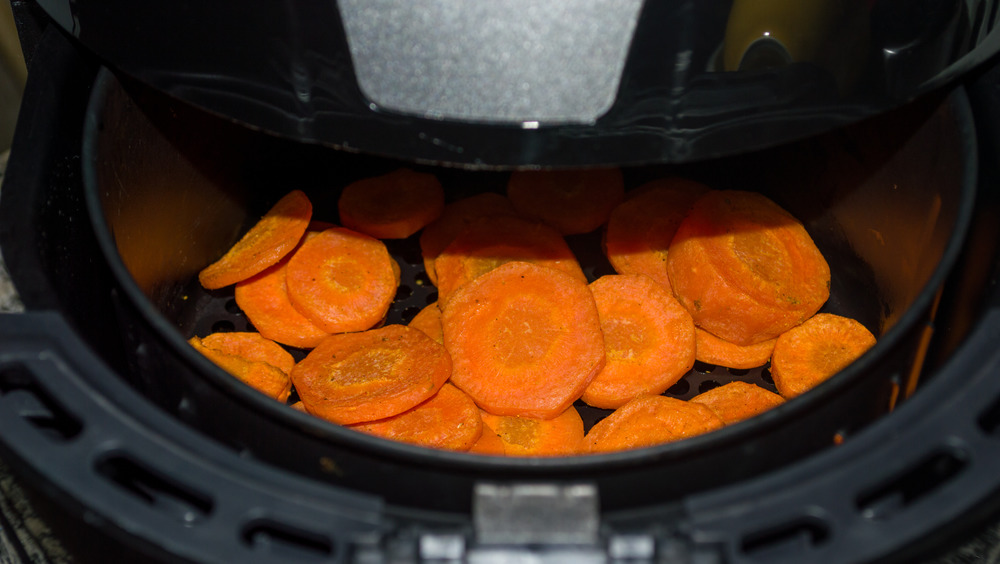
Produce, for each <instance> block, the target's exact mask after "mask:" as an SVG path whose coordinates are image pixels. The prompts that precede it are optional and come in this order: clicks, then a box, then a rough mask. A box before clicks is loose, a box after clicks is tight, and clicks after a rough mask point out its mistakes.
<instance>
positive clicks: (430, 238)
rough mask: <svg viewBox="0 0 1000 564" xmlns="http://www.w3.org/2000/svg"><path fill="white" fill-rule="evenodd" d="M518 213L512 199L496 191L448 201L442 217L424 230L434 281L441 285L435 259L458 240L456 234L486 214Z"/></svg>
mask: <svg viewBox="0 0 1000 564" xmlns="http://www.w3.org/2000/svg"><path fill="white" fill-rule="evenodd" d="M516 214H517V212H515V211H514V206H513V205H512V204H511V203H510V200H508V199H507V198H506V197H504V196H501V195H500V194H496V193H494V192H483V193H482V194H477V195H475V196H470V197H468V198H462V199H461V200H456V201H454V202H452V203H450V204H448V205H446V206H445V207H444V212H443V213H442V214H441V217H439V218H437V219H436V220H434V222H433V223H431V224H430V225H428V226H427V227H425V228H424V230H423V231H422V232H421V233H420V252H421V254H422V255H423V259H424V269H425V270H426V271H427V277H428V278H430V279H431V283H433V284H434V285H437V271H436V270H435V269H434V260H435V259H437V257H438V255H440V254H441V253H442V252H443V251H444V250H445V249H446V248H447V247H448V245H450V244H451V242H452V241H454V240H455V237H458V236H459V235H460V234H461V233H462V232H463V231H465V230H466V229H468V228H469V226H470V225H472V224H473V223H475V222H476V221H478V220H479V219H482V218H484V217H489V216H492V215H516Z"/></svg>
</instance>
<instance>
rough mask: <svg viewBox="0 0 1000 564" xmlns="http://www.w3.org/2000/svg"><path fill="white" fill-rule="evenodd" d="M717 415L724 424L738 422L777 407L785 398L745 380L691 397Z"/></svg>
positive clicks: (692, 400)
mask: <svg viewBox="0 0 1000 564" xmlns="http://www.w3.org/2000/svg"><path fill="white" fill-rule="evenodd" d="M690 401H691V402H692V403H700V404H702V405H704V406H706V407H708V408H709V409H711V410H712V411H714V412H715V414H716V415H718V416H719V418H720V419H722V421H723V422H724V423H725V424H726V425H732V424H733V423H738V422H740V421H743V420H744V419H749V418H751V417H754V416H756V415H760V414H761V413H764V412H765V411H767V410H769V409H773V408H775V407H778V406H779V405H781V404H782V403H784V401H785V399H784V398H782V397H781V396H779V395H778V394H776V393H774V392H770V391H768V390H765V389H764V388H761V387H760V386H755V385H753V384H749V383H747V382H740V381H735V382H729V383H728V384H724V385H722V386H719V387H717V388H712V389H711V390H709V391H707V392H704V393H701V394H698V395H697V396H695V397H693V398H691V400H690Z"/></svg>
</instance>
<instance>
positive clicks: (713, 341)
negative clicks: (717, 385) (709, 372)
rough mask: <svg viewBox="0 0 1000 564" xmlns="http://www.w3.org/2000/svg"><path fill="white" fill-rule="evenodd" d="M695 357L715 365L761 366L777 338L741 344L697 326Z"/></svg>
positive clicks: (736, 366) (768, 357) (769, 354)
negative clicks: (751, 343) (745, 344)
mask: <svg viewBox="0 0 1000 564" xmlns="http://www.w3.org/2000/svg"><path fill="white" fill-rule="evenodd" d="M694 337H695V359H696V360H699V361H701V362H704V363H707V364H714V365H715V366H725V367H726V368H736V369H740V370H743V369H747V368H756V367H758V366H763V365H764V364H766V363H767V361H768V359H770V358H771V352H772V351H773V350H774V344H775V343H776V342H778V339H777V338H774V339H768V340H767V341H762V342H760V343H756V344H753V345H747V346H741V345H737V344H734V343H730V342H729V341H726V340H725V339H720V338H718V337H716V336H715V335H713V334H711V333H709V332H708V331H705V330H704V329H701V328H698V329H695V332H694Z"/></svg>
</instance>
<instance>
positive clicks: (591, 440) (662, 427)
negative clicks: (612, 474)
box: [581, 396, 723, 453]
mask: <svg viewBox="0 0 1000 564" xmlns="http://www.w3.org/2000/svg"><path fill="white" fill-rule="evenodd" d="M722 426H723V423H722V419H720V418H719V416H718V415H716V414H715V413H714V412H713V411H712V410H711V409H709V408H708V407H706V406H704V405H701V404H698V403H691V402H686V401H683V400H679V399H676V398H671V397H666V396H640V397H637V398H635V399H634V400H632V401H630V402H628V403H626V404H625V405H623V406H621V407H619V408H618V409H616V410H614V411H613V412H611V415H608V416H607V417H605V418H604V419H602V420H600V421H598V422H597V423H596V424H595V425H594V426H593V427H591V428H590V432H589V433H587V436H586V437H585V438H584V439H583V442H582V443H581V450H582V451H583V452H591V453H598V452H611V451H617V450H626V449H633V448H640V447H648V446H653V445H658V444H661V443H666V442H671V441H678V440H681V439H686V438H688V437H693V436H695V435H700V434H703V433H707V432H709V431H714V430H716V429H719V428H721V427H722Z"/></svg>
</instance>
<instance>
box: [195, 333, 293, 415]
mask: <svg viewBox="0 0 1000 564" xmlns="http://www.w3.org/2000/svg"><path fill="white" fill-rule="evenodd" d="M188 343H190V345H191V346H192V347H194V349H195V350H196V351H198V352H199V353H201V354H202V355H204V356H205V357H206V358H208V359H209V360H211V361H212V362H214V363H215V364H216V365H218V366H219V367H220V368H222V369H223V370H225V371H226V372H228V373H229V374H231V375H233V376H234V377H236V378H237V379H239V380H240V381H241V382H243V383H244V384H246V385H248V386H250V387H251V388H253V389H255V390H257V391H258V392H261V393H262V394H264V395H266V396H268V397H271V398H274V399H276V400H278V401H281V402H283V401H287V400H288V396H289V395H291V392H292V382H291V380H290V379H289V377H288V374H287V373H285V372H283V371H282V370H281V369H280V368H278V367H276V366H274V365H272V364H270V363H268V362H263V361H260V360H250V359H247V358H244V357H242V356H239V355H236V354H229V353H225V352H222V351H220V350H218V349H215V348H210V347H207V346H205V345H204V344H202V340H201V339H199V338H198V337H192V338H191V339H190V340H188Z"/></svg>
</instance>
